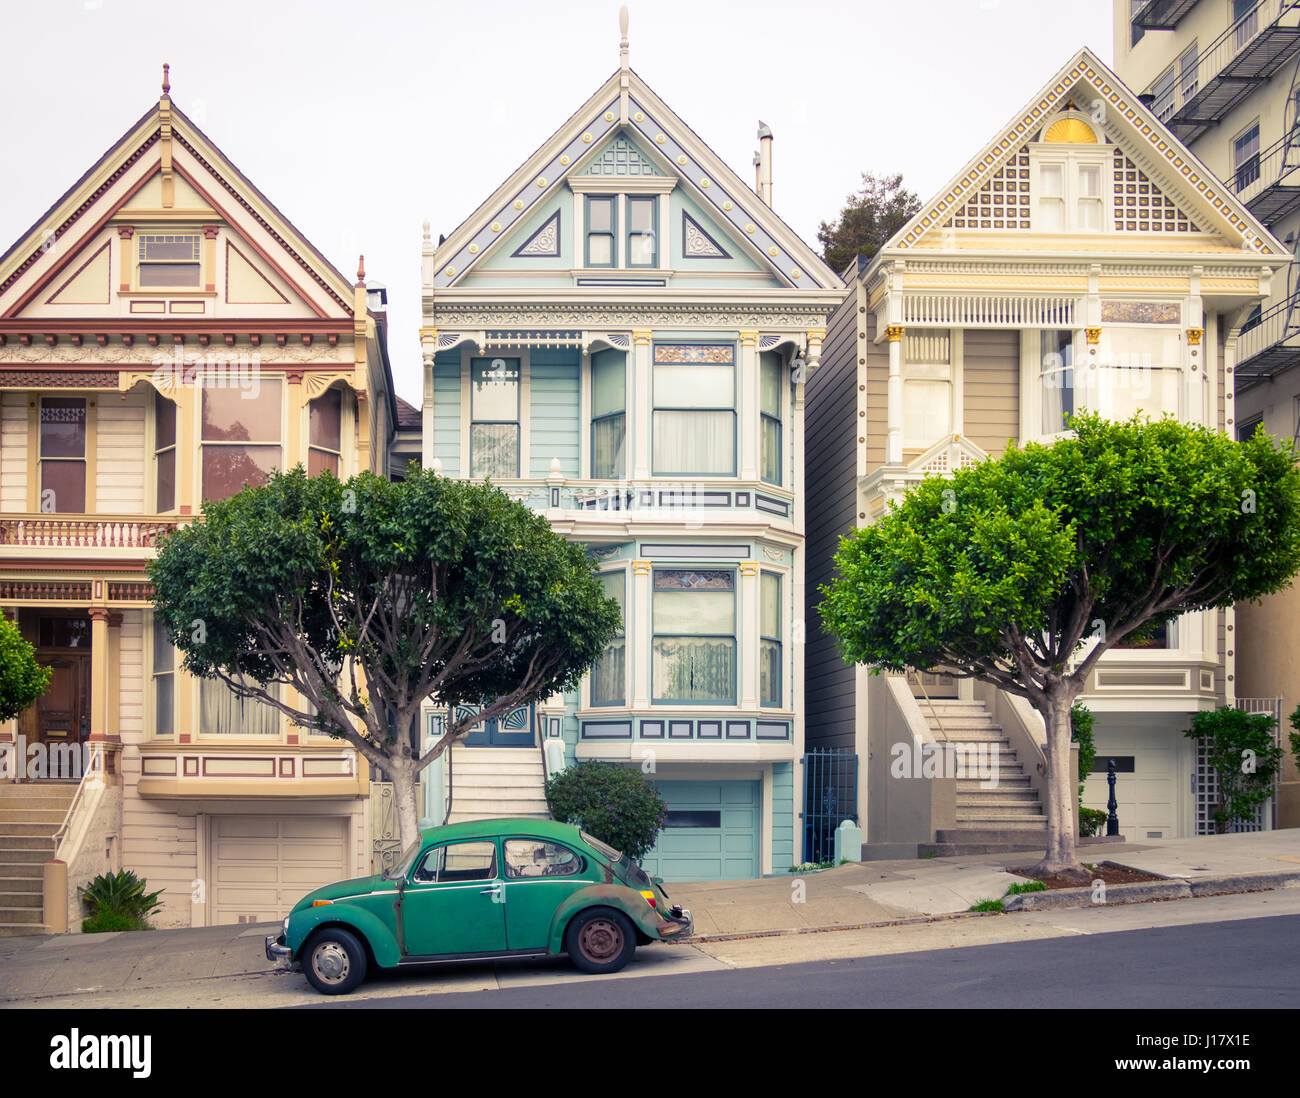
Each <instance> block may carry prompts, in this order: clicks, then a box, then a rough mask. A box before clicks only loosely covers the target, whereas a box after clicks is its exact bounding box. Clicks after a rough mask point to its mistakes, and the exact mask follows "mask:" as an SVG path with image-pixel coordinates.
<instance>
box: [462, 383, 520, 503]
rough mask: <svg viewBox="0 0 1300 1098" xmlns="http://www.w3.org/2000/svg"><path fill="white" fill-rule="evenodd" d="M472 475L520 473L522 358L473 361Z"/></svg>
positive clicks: (507, 476) (509, 476) (496, 476)
mask: <svg viewBox="0 0 1300 1098" xmlns="http://www.w3.org/2000/svg"><path fill="white" fill-rule="evenodd" d="M469 475H470V476H471V477H491V478H493V479H495V480H500V479H506V480H510V479H513V478H515V477H518V476H519V359H517V358H490V359H489V358H475V359H471V360H470V426H469Z"/></svg>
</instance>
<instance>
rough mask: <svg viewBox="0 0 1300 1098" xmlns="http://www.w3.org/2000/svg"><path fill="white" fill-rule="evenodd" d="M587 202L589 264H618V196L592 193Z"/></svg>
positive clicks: (608, 265) (591, 265)
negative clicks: (616, 246)
mask: <svg viewBox="0 0 1300 1098" xmlns="http://www.w3.org/2000/svg"><path fill="white" fill-rule="evenodd" d="M586 204H587V249H586V250H587V256H586V258H587V266H588V267H614V266H617V265H618V255H617V252H616V248H615V245H616V241H617V240H618V196H617V195H613V194H592V195H588V196H587V203H586Z"/></svg>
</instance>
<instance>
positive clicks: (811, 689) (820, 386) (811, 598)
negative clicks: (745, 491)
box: [804, 289, 871, 747]
mask: <svg viewBox="0 0 1300 1098" xmlns="http://www.w3.org/2000/svg"><path fill="white" fill-rule="evenodd" d="M870 315H871V314H869V313H868V314H865V315H864V316H863V318H862V319H863V320H864V321H865V320H866V319H867V318H869V317H870ZM859 331H867V328H866V327H865V324H864V326H863V327H862V328H859V317H858V300H857V291H856V289H851V290H850V291H849V294H848V296H847V297H846V298H845V300H844V303H843V304H842V305H841V306H840V308H839V309H838V310H837V311H836V312H835V314H834V315H833V316H832V317H831V320H830V324H829V326H828V328H827V331H826V341H825V344H824V345H823V349H822V364H821V367H820V368H819V369H818V370H817V371H816V372H815V373H813V374H812V375H811V377H810V378H809V379H808V386H807V391H806V394H805V399H806V403H805V410H804V438H805V446H806V450H805V454H806V461H807V475H806V479H805V483H804V500H805V510H804V514H805V515H806V516H807V518H806V529H807V570H806V580H807V586H806V593H807V596H806V597H807V606H806V613H805V618H804V620H805V625H806V643H805V646H804V699H805V707H806V724H805V739H806V741H807V744H808V746H809V747H852V746H853V742H854V670H853V668H852V667H849V666H846V665H845V664H844V662H843V660H841V659H840V656H839V652H838V651H837V650H836V646H835V641H834V640H833V638H831V637H830V636H828V635H827V634H826V633H825V632H824V630H823V629H822V623H821V618H820V616H819V615H818V613H817V604H818V603H819V602H820V601H821V593H820V592H819V590H818V588H819V587H820V586H821V585H822V584H824V583H829V582H830V580H831V576H832V574H833V572H834V565H833V559H832V558H833V557H834V555H835V550H836V549H837V548H838V547H839V539H840V535H841V534H846V533H849V532H850V531H852V530H853V529H854V526H855V524H856V517H857V516H856V509H857V457H856V448H857V439H858V427H857V418H858V415H857V409H858V400H857V386H858V357H859V354H858V351H857V348H858V347H859V346H863V347H864V348H865V345H866V344H867V340H859V339H858V333H859ZM868 338H869V333H868Z"/></svg>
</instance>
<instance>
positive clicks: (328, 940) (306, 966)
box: [302, 926, 366, 995]
mask: <svg viewBox="0 0 1300 1098" xmlns="http://www.w3.org/2000/svg"><path fill="white" fill-rule="evenodd" d="M302 971H303V975H304V976H306V977H307V982H308V983H309V984H311V986H312V987H314V988H315V989H316V990H317V991H319V992H320V993H321V994H322V995H346V994H347V993H348V992H349V991H352V990H353V989H354V988H356V987H357V985H358V984H360V983H361V981H362V980H364V979H365V978H366V949H365V946H363V945H362V944H361V942H360V940H359V939H358V938H357V936H356V935H355V934H351V933H349V932H348V931H346V930H344V929H343V928H342V927H336V926H331V927H326V928H325V929H324V930H318V931H317V932H316V933H315V934H314V935H313V936H312V938H311V940H310V941H308V943H307V945H306V947H305V948H304V949H303V951H302Z"/></svg>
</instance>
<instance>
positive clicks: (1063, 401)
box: [1039, 331, 1074, 435]
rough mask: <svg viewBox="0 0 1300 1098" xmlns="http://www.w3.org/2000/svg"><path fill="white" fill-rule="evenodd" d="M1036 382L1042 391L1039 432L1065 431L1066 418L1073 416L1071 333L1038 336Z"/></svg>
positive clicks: (1072, 345) (1056, 332)
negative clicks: (1037, 376) (1039, 384)
mask: <svg viewBox="0 0 1300 1098" xmlns="http://www.w3.org/2000/svg"><path fill="white" fill-rule="evenodd" d="M1039 338H1040V355H1039V380H1040V382H1041V386H1042V391H1043V404H1042V416H1043V418H1042V423H1041V425H1040V433H1041V434H1044V435H1051V434H1055V433H1056V432H1058V431H1064V430H1066V426H1065V420H1066V417H1067V416H1070V415H1073V414H1074V333H1073V332H1071V331H1044V332H1041V333H1039Z"/></svg>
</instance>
